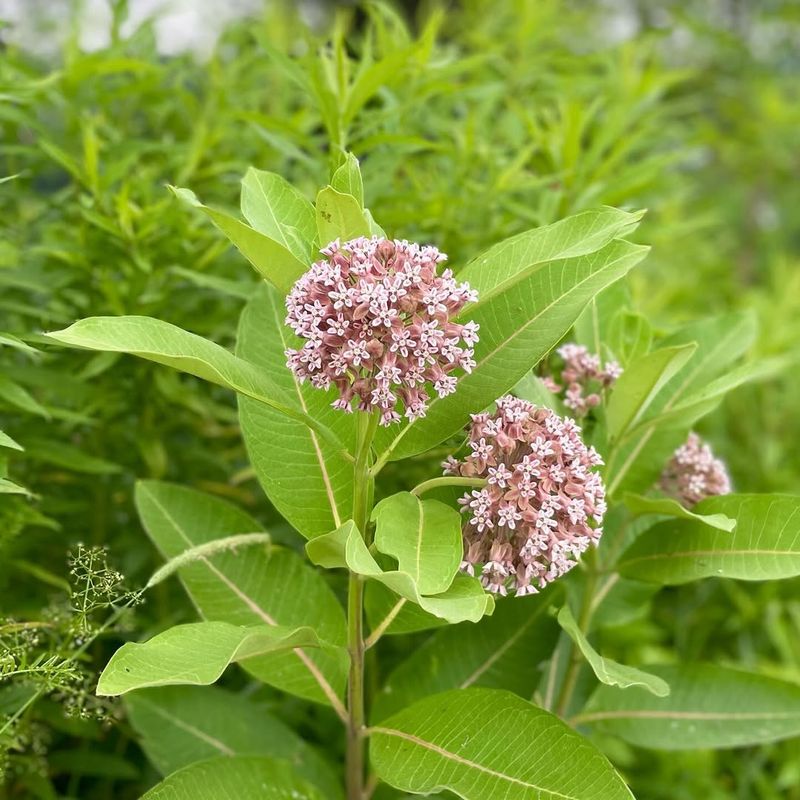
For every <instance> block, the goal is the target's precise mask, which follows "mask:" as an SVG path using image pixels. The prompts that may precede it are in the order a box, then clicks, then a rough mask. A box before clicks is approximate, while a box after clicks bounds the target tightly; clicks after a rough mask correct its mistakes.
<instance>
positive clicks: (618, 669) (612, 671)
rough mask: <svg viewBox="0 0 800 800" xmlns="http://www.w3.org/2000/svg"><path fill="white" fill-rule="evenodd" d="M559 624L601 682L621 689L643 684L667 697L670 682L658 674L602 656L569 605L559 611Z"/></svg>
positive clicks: (646, 687) (646, 688)
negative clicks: (593, 645)
mask: <svg viewBox="0 0 800 800" xmlns="http://www.w3.org/2000/svg"><path fill="white" fill-rule="evenodd" d="M558 624H559V625H560V626H561V627H562V628H563V629H564V631H566V633H567V635H568V636H569V638H570V639H572V641H573V642H575V644H576V645H577V646H578V649H579V650H580V651H581V653H583V657H584V658H585V659H586V660H587V661H588V662H589V666H590V667H591V668H592V672H594V674H595V676H596V677H597V680H599V681H600V683H605V684H607V685H608V686H618V687H619V688H620V689H627V688H629V687H631V686H641V687H643V688H644V689H645V690H646V691H648V692H651V693H652V694H654V695H656V696H657V697H666V696H667V695H668V694H669V684H668V683H667V682H666V681H664V680H662V679H661V678H659V677H658V676H656V675H651V674H650V673H648V672H644V671H643V670H640V669H636V667H629V666H627V665H625V664H618V663H617V662H616V661H612V660H611V659H610V658H604V657H603V656H601V655H600V654H599V653H598V652H597V650H595V649H594V647H592V645H591V644H590V643H589V640H588V639H587V638H586V636H585V635H584V633H583V631H582V630H581V629H580V627H579V626H578V623H577V622H576V621H575V617H573V616H572V611H570V608H569V606H568V605H565V606H563V607H562V608H561V610H560V611H559V612H558Z"/></svg>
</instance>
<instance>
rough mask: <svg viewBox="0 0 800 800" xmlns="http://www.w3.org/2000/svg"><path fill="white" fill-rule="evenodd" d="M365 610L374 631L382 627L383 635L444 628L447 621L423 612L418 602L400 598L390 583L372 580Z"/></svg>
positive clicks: (369, 583)
mask: <svg viewBox="0 0 800 800" xmlns="http://www.w3.org/2000/svg"><path fill="white" fill-rule="evenodd" d="M364 610H365V612H366V616H367V621H368V622H369V629H370V632H371V633H372V632H375V631H376V630H379V631H380V633H381V634H382V635H387V636H388V635H398V634H404V633H415V632H416V631H426V630H430V629H432V628H441V627H442V626H444V625H446V624H447V623H446V622H445V621H444V620H443V619H439V617H434V616H433V614H429V613H428V612H427V611H423V610H422V609H421V608H420V607H419V606H418V605H417V604H416V603H409V602H408V600H406V599H405V598H404V597H398V596H397V595H396V594H395V593H394V592H393V591H392V590H391V589H390V588H389V587H388V586H384V585H383V584H382V583H379V582H378V581H368V582H367V587H366V590H365V592H364Z"/></svg>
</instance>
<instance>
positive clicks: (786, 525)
mask: <svg viewBox="0 0 800 800" xmlns="http://www.w3.org/2000/svg"><path fill="white" fill-rule="evenodd" d="M695 511H696V513H698V514H702V515H704V516H705V515H708V514H724V515H725V516H727V517H732V518H733V519H735V520H736V528H735V529H734V530H733V532H730V533H729V532H727V531H724V530H719V529H717V528H712V527H710V526H709V525H707V524H706V523H705V522H700V521H698V520H683V519H675V520H668V521H666V522H660V523H659V524H658V525H655V526H654V527H652V528H650V529H649V530H648V531H646V532H645V533H644V534H642V535H641V536H640V537H639V538H638V539H637V540H636V541H635V542H634V543H633V545H631V547H629V548H628V549H627V550H626V551H625V553H623V555H622V557H621V558H620V561H619V564H618V569H619V571H620V572H621V573H622V574H623V575H627V576H629V577H631V578H636V579H637V580H642V581H652V582H654V583H660V584H667V585H674V584H681V583H688V582H689V581H694V580H698V579H700V578H708V577H721V578H723V577H724V578H738V579H739V580H746V581H763V580H779V579H781V578H792V577H795V576H797V575H800V497H795V496H792V495H780V494H729V495H723V496H720V497H711V498H709V499H707V500H704V501H703V502H702V503H699V504H698V505H697V506H696V507H695Z"/></svg>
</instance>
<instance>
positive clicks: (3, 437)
mask: <svg viewBox="0 0 800 800" xmlns="http://www.w3.org/2000/svg"><path fill="white" fill-rule="evenodd" d="M0 447H6V448H8V449H9V450H25V448H24V447H23V446H22V445H21V444H17V442H15V441H14V440H13V439H12V438H11V437H10V436H9V435H8V434H7V433H3V431H0Z"/></svg>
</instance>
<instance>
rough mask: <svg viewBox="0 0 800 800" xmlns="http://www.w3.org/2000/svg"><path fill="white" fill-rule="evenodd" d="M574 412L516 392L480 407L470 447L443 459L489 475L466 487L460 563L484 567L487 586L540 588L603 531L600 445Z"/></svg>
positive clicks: (449, 466)
mask: <svg viewBox="0 0 800 800" xmlns="http://www.w3.org/2000/svg"><path fill="white" fill-rule="evenodd" d="M580 433H581V429H580V428H579V427H578V426H577V425H576V424H575V423H574V421H573V420H570V419H564V418H562V417H559V416H558V415H557V414H555V413H554V412H553V411H550V410H549V409H544V408H536V406H534V405H532V404H531V403H528V402H526V401H524V400H519V399H517V398H515V397H511V396H510V395H506V396H505V397H501V398H500V399H499V400H498V401H497V411H496V412H495V413H494V414H492V415H489V414H486V413H484V414H474V415H473V417H472V427H471V430H470V442H469V445H470V449H471V452H470V454H469V455H468V456H466V458H464V460H463V461H457V460H456V459H454V458H452V457H450V458H448V459H447V461H446V462H445V463H444V465H443V466H444V467H445V471H446V472H447V473H448V474H450V475H462V476H465V477H481V478H486V480H487V485H486V486H484V487H483V488H482V489H475V490H473V491H472V492H470V493H468V494H466V495H464V496H463V497H462V498H461V500H460V504H461V507H462V508H461V510H462V512H463V513H464V514H465V516H466V522H465V524H464V529H463V534H464V561H463V563H462V569H463V570H464V571H465V572H467V573H468V574H470V575H474V574H477V573H478V570H479V569H480V573H479V574H480V577H481V582H482V583H483V585H484V587H485V588H486V589H487V591H490V592H495V593H497V594H501V595H504V594H506V593H507V591H508V590H509V589H513V590H514V592H515V593H516V594H517V596H521V595H526V594H531V593H535V592H536V591H538V589H540V588H543V587H544V586H546V585H547V584H548V583H550V582H551V581H553V580H555V579H556V578H558V577H559V576H561V575H563V574H564V573H565V572H567V571H568V570H570V569H571V568H572V567H574V566H575V564H576V562H577V559H578V558H579V557H580V555H581V553H583V552H584V551H585V550H586V548H587V547H589V545H590V544H596V543H597V541H598V540H599V538H600V535H601V533H602V528H601V527H600V524H601V523H602V520H603V514H604V513H605V488H604V486H603V482H602V480H601V478H600V476H599V475H598V474H597V473H596V472H593V471H592V468H593V467H594V466H597V465H598V463H600V457H599V456H598V455H597V453H596V451H594V450H593V449H589V448H587V447H586V445H585V444H584V442H583V440H582V439H581V437H580Z"/></svg>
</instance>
